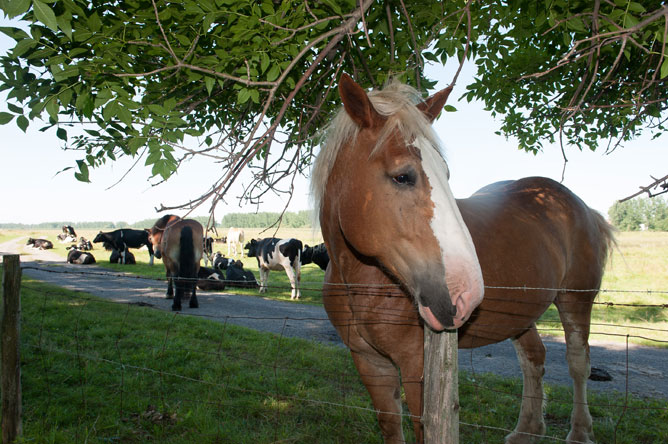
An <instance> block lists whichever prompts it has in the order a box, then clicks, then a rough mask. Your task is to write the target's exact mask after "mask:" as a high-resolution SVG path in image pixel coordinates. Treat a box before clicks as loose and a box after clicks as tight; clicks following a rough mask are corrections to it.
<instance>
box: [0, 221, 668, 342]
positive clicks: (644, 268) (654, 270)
mask: <svg viewBox="0 0 668 444" xmlns="http://www.w3.org/2000/svg"><path fill="white" fill-rule="evenodd" d="M57 234H59V232H58V231H52V232H28V231H7V230H3V231H2V232H0V239H3V237H4V238H5V239H10V238H12V237H16V236H33V237H35V236H45V237H46V238H48V239H50V240H52V241H54V245H55V248H54V251H55V252H57V253H58V254H61V255H62V257H63V258H64V257H66V255H67V250H65V246H66V245H64V244H61V243H58V242H57V240H56V235H57ZM78 234H79V235H83V236H85V237H86V238H88V239H92V238H93V237H95V234H97V233H96V232H86V231H84V232H81V233H78ZM221 235H222V233H221ZM269 236H276V237H281V238H287V237H296V238H298V239H301V240H302V241H303V242H304V243H305V244H309V245H315V244H318V243H320V242H321V241H322V238H321V235H320V233H319V232H315V233H314V232H313V230H312V229H310V228H305V229H283V228H282V229H280V230H279V231H278V232H275V231H271V232H264V233H262V232H261V230H259V229H246V239H247V240H248V239H251V238H258V237H269ZM96 248H97V249H96V250H95V251H94V252H93V253H94V254H95V257H96V259H97V261H98V263H99V265H101V266H103V267H107V268H110V269H113V270H116V271H119V272H120V271H123V272H130V273H135V274H138V275H142V276H148V277H153V278H158V279H164V267H162V266H161V265H160V261H156V266H153V267H150V266H149V265H148V252H147V251H146V250H145V249H143V250H134V251H135V256H136V258H137V265H134V266H130V265H119V264H109V261H108V259H109V253H108V252H106V251H104V250H101V249H100V246H99V244H97V245H96ZM217 250H219V251H221V252H222V253H223V254H227V246H226V245H225V244H219V243H216V244H214V251H217ZM243 262H244V267H245V268H248V269H250V270H252V271H253V272H254V273H255V275H256V277H258V278H259V272H258V268H257V261H256V259H255V258H244V259H243ZM323 276H324V273H323V272H322V271H321V270H320V269H319V268H318V267H317V266H315V265H313V264H309V265H306V266H304V267H303V269H302V297H301V300H300V301H299V302H298V303H315V304H320V303H322V297H321V292H320V289H321V288H322V281H323ZM602 288H603V289H604V291H603V292H601V294H600V295H599V298H598V300H597V302H599V303H600V304H597V305H596V306H595V307H594V312H593V314H592V329H591V330H592V336H591V337H592V340H601V341H619V342H625V341H626V340H627V338H628V340H629V341H630V342H632V343H641V344H646V345H652V346H658V347H666V348H668V308H666V307H667V305H668V233H664V232H624V233H618V235H617V246H616V247H615V249H614V251H613V254H612V256H611V258H610V260H609V261H608V266H607V268H606V273H605V276H604V279H603V284H602ZM228 291H230V292H234V293H239V294H248V295H258V292H257V290H242V289H233V288H229V289H228ZM263 296H265V297H270V298H274V299H281V300H290V284H289V281H288V278H287V276H286V275H285V273H282V272H278V271H273V272H271V273H270V275H269V291H268V293H266V294H264V295H263ZM606 303H613V304H615V305H604V304H606ZM620 304H627V305H646V306H650V307H632V306H626V305H620ZM538 327H539V329H540V331H541V333H543V334H561V333H560V330H561V323H560V322H559V315H558V313H557V310H556V308H554V306H552V307H551V308H550V309H549V310H548V311H547V312H546V313H545V314H544V315H543V317H542V318H541V320H540V321H539V323H538Z"/></svg>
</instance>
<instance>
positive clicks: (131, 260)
mask: <svg viewBox="0 0 668 444" xmlns="http://www.w3.org/2000/svg"><path fill="white" fill-rule="evenodd" d="M109 263H110V264H122V263H125V264H126V265H129V264H136V263H137V261H136V260H135V255H134V254H132V252H130V250H127V249H126V250H125V262H123V261H121V253H119V251H118V250H116V249H113V250H111V256H109Z"/></svg>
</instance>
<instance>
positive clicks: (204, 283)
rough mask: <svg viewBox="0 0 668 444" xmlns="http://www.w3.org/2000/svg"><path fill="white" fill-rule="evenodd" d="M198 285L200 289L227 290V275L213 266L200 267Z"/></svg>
mask: <svg viewBox="0 0 668 444" xmlns="http://www.w3.org/2000/svg"><path fill="white" fill-rule="evenodd" d="M197 287H198V288H199V289H200V290H216V291H223V290H225V275H224V274H223V273H222V272H220V271H218V270H215V269H213V268H208V267H199V271H198V272H197Z"/></svg>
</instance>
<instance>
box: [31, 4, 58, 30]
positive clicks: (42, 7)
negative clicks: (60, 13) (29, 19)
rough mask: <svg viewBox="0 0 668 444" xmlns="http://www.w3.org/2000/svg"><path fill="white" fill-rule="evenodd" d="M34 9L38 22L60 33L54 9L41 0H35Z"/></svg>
mask: <svg viewBox="0 0 668 444" xmlns="http://www.w3.org/2000/svg"><path fill="white" fill-rule="evenodd" d="M32 9H33V11H34V12H35V18H36V19H37V20H39V21H40V22H42V23H44V24H45V25H46V26H48V27H49V28H51V30H53V31H58V21H57V20H56V14H54V12H53V9H51V8H50V7H49V6H47V5H46V4H44V3H43V2H42V1H41V0H34V1H33V4H32Z"/></svg>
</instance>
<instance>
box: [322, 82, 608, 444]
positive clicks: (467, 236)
mask: <svg viewBox="0 0 668 444" xmlns="http://www.w3.org/2000/svg"><path fill="white" fill-rule="evenodd" d="M339 92H340V95H341V99H342V101H343V105H344V110H342V111H341V112H339V114H338V115H337V117H336V118H335V119H334V120H333V121H332V123H331V125H330V127H329V128H328V132H327V140H326V144H325V145H324V146H323V148H322V150H321V152H320V154H319V156H318V159H317V160H316V164H315V168H314V171H313V178H312V188H313V196H314V197H315V199H316V203H317V207H316V208H318V209H319V211H320V223H321V227H322V234H323V237H324V239H325V243H326V245H327V251H328V252H329V255H330V265H329V267H328V269H327V272H326V274H325V283H326V284H325V291H324V296H323V298H324V304H325V309H326V310H327V313H328V315H329V318H330V320H331V321H332V323H333V324H334V326H335V327H336V329H337V331H338V332H339V334H340V335H341V338H342V339H343V341H344V342H345V343H346V344H347V345H348V347H350V350H351V353H352V357H353V360H354V362H355V365H356V366H357V369H358V371H359V374H360V376H361V378H362V381H363V382H364V384H365V385H366V387H367V390H368V391H369V394H370V395H371V398H372V401H373V404H374V408H375V409H376V410H377V411H378V421H379V425H380V428H381V432H382V434H383V437H384V439H385V442H386V443H398V442H404V441H403V432H402V429H401V415H400V413H401V384H403V388H404V391H405V395H406V402H407V404H408V408H409V410H410V413H411V414H412V415H413V416H412V418H413V427H414V429H415V434H416V437H417V440H418V442H422V440H423V430H422V428H421V424H420V415H421V413H422V371H423V328H424V325H427V326H428V327H429V328H431V329H433V330H436V331H440V330H443V329H444V328H453V327H454V328H458V329H459V336H458V337H459V347H460V348H472V347H480V346H483V345H486V344H491V343H495V342H499V341H503V340H504V339H508V338H510V339H511V340H512V342H513V345H514V346H515V350H516V352H517V356H518V359H519V362H520V366H521V368H522V372H523V376H524V381H523V382H524V386H523V387H524V388H523V397H522V406H521V409H520V416H519V420H518V422H517V425H516V427H515V430H514V431H513V432H512V433H510V434H509V435H508V436H507V437H506V442H507V443H526V442H531V441H532V439H533V437H532V435H531V434H533V435H541V434H543V433H544V431H545V422H544V420H543V410H542V405H543V400H544V393H543V385H542V377H543V371H544V362H545V347H544V345H543V342H542V341H541V339H540V336H539V335H538V332H537V330H536V325H535V322H536V320H537V319H538V318H539V317H540V315H541V314H542V313H543V312H544V311H545V310H546V309H547V308H548V306H549V305H550V304H552V303H554V304H555V305H556V307H557V309H558V311H559V315H560V318H561V321H562V324H563V326H564V330H565V336H566V345H567V352H566V358H567V360H568V366H569V373H570V375H571V377H572V379H573V397H574V399H573V410H572V415H571V430H570V432H569V434H568V437H567V441H568V442H591V440H592V439H593V427H592V418H591V415H590V414H589V409H588V406H587V394H586V384H587V377H588V376H589V373H590V365H589V344H588V339H589V329H590V315H591V310H592V303H593V301H594V298H595V297H596V295H597V293H598V288H599V286H600V283H601V278H602V276H603V268H604V265H605V262H606V259H607V255H608V251H609V247H610V243H611V242H612V239H613V237H612V229H611V227H610V226H609V225H608V224H607V223H606V222H605V220H604V219H603V218H602V217H601V216H600V215H599V214H598V213H596V212H595V211H593V210H591V209H590V208H588V207H587V206H586V205H585V204H584V203H583V202H582V201H581V200H580V199H579V198H578V197H577V196H575V195H574V194H573V193H572V192H570V191H569V190H568V189H566V188H565V187H564V186H562V185H560V184H559V183H556V182H554V181H552V180H550V179H546V178H539V177H533V178H526V179H521V180H517V181H507V182H501V183H498V184H493V185H489V186H487V187H485V188H483V189H481V190H480V191H478V192H477V193H475V194H474V195H473V196H471V197H470V198H468V199H462V200H455V199H454V198H453V197H452V193H451V191H450V187H449V183H448V180H449V172H448V166H447V164H446V162H445V160H444V159H443V157H442V155H441V154H440V150H439V143H438V139H437V137H436V136H435V134H434V132H433V129H432V128H431V122H432V121H433V120H434V119H435V118H436V116H438V114H439V113H440V111H441V109H442V107H443V105H444V104H445V101H446V99H447V96H448V94H449V92H450V90H449V89H447V90H444V91H441V92H439V93H437V94H435V95H434V96H432V97H430V98H429V99H427V100H426V101H423V100H422V99H421V96H420V95H419V94H418V92H417V91H415V90H414V89H412V88H410V87H408V86H406V85H402V84H400V83H396V82H395V83H391V84H389V85H388V86H387V87H385V89H383V90H382V91H374V92H372V93H370V94H368V95H367V93H366V92H365V91H364V90H363V89H362V88H361V87H360V86H359V85H357V84H356V83H355V82H354V81H353V80H352V79H351V78H350V77H348V76H346V75H344V76H342V78H341V81H340V84H339ZM483 282H484V283H485V285H484V286H483ZM503 287H505V288H503ZM510 287H515V288H510ZM517 287H520V288H521V289H520V290H518V289H517ZM483 290H484V298H483ZM476 307H477V308H476ZM400 378H401V380H400Z"/></svg>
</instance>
